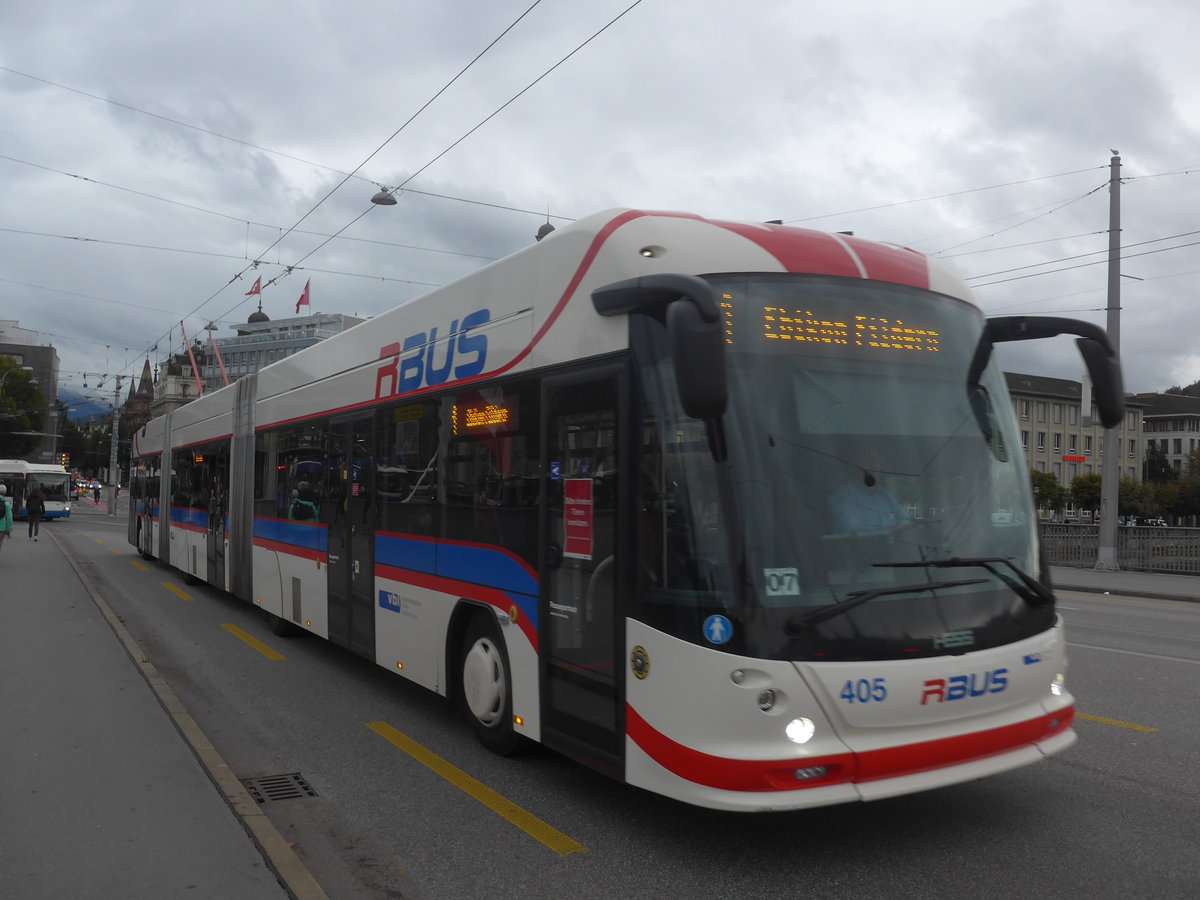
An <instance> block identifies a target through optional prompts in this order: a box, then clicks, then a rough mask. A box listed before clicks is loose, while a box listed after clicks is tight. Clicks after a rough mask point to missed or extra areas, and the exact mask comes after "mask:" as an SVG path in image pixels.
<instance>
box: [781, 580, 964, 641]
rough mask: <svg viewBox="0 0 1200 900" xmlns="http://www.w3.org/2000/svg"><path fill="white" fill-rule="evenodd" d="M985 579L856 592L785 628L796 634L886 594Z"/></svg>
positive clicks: (797, 617) (939, 587)
mask: <svg viewBox="0 0 1200 900" xmlns="http://www.w3.org/2000/svg"><path fill="white" fill-rule="evenodd" d="M902 565H903V564H902ZM986 582H987V579H986V578H967V579H963V580H960V581H927V582H926V583H925V584H906V585H902V586H900V587H890V588H876V589H875V590H873V591H857V592H856V593H853V594H849V595H847V597H846V599H845V600H839V601H838V602H837V603H834V604H832V605H830V606H818V607H817V608H816V609H813V610H810V611H809V612H806V613H801V614H800V615H798V616H792V617H791V618H789V619H788V620H787V625H786V626H785V627H786V628H787V630H788V632H790V633H791V634H795V633H797V632H798V631H799V630H800V629H801V628H804V627H805V626H808V625H816V624H817V623H818V622H824V621H825V620H826V619H832V618H833V617H834V616H840V615H841V614H842V613H844V612H848V611H849V610H852V609H854V607H856V606H862V605H863V604H864V603H868V602H870V601H871V600H874V599H875V598H876V597H886V596H887V595H888V594H912V593H915V592H917V591H940V590H942V589H943V588H952V587H963V586H964V585H968V584H985V583H986Z"/></svg>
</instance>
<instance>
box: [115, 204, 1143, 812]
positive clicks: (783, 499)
mask: <svg viewBox="0 0 1200 900" xmlns="http://www.w3.org/2000/svg"><path fill="white" fill-rule="evenodd" d="M1060 333H1072V334H1076V335H1079V336H1080V340H1079V341H1078V343H1079V346H1080V350H1081V352H1082V353H1083V355H1084V357H1085V359H1086V360H1087V362H1088V366H1089V369H1090V371H1091V377H1092V381H1093V383H1094V385H1095V391H1096V395H1095V399H1096V403H1097V406H1098V407H1099V410H1100V415H1101V417H1102V418H1103V419H1104V420H1105V422H1106V424H1110V423H1112V422H1115V421H1119V419H1120V416H1121V409H1122V400H1121V396H1122V395H1121V382H1120V370H1119V366H1118V364H1117V362H1116V360H1115V358H1114V356H1113V353H1112V351H1111V348H1110V345H1109V343H1108V341H1107V339H1106V337H1105V335H1104V333H1103V331H1102V330H1100V329H1099V328H1097V327H1096V326H1093V325H1090V324H1087V323H1082V322H1075V321H1072V320H1065V319H1051V318H1033V317H1028V318H1027V317H1008V318H1000V319H986V318H985V317H984V316H983V315H982V313H981V312H980V310H979V309H978V308H977V307H976V306H975V305H974V304H973V303H972V301H971V297H970V294H969V292H968V290H967V288H966V287H965V285H964V284H963V283H962V282H961V280H960V279H959V278H957V277H956V276H955V275H954V274H952V273H951V272H950V271H948V270H947V269H945V268H943V267H942V266H940V265H939V264H937V263H936V262H934V261H932V260H929V259H927V258H925V257H924V256H922V255H920V254H917V253H915V252H912V251H909V250H905V249H900V248H897V247H893V246H889V245H883V244H878V243H873V242H870V241H866V240H862V239H859V238H856V237H852V236H846V235H834V234H823V233H818V232H813V231H809V230H803V229H798V228H791V227H784V226H780V225H774V224H740V223H733V222H724V221H715V220H707V219H703V218H700V217H697V216H694V215H687V214H681V213H654V212H645V211H639V210H615V211H609V212H605V213H599V214H596V215H594V216H591V217H589V218H586V219H583V220H581V221H579V222H577V223H575V224H573V225H570V226H568V227H566V228H563V229H560V230H558V231H556V232H554V233H553V234H550V235H549V236H548V237H546V239H545V240H543V241H541V242H539V243H537V244H534V245H532V246H530V247H528V248H526V249H524V250H522V251H520V252H518V253H516V254H514V255H512V256H510V257H508V258H505V259H502V260H500V261H498V262H496V263H493V264H491V265H489V266H487V267H485V268H483V269H480V270H479V271H477V272H475V273H474V274H472V275H469V276H467V277H465V278H462V279H460V280H459V281H456V282H454V283H452V284H449V285H447V286H445V287H443V288H439V289H437V290H435V291H433V292H432V293H430V294H428V295H427V296H425V297H423V298H421V299H418V300H415V301H413V302H410V303H408V304H405V305H403V306H401V307H399V308H397V309H394V310H392V311H390V312H388V313H386V314H383V315H380V316H377V317H376V318H374V319H372V320H370V321H369V322H367V323H364V324H362V325H359V326H357V327H355V328H353V329H350V330H349V331H347V332H345V333H343V334H340V335H338V336H337V337H334V338H332V339H330V340H327V341H325V342H323V343H320V344H318V345H315V346H313V347H311V348H309V349H307V350H305V351H303V352H302V353H298V354H296V355H294V356H292V357H289V358H286V359H283V360H281V361H278V362H276V363H274V364H272V365H270V366H268V367H267V368H265V369H263V370H262V371H261V372H259V373H258V374H257V375H256V376H250V377H247V378H243V379H242V380H240V381H238V382H236V383H235V384H234V385H231V386H230V387H228V388H225V389H223V390H221V391H218V392H216V393H213V394H211V395H208V396H205V397H203V398H201V399H198V400H196V401H194V402H192V403H190V404H188V405H186V406H184V407H182V408H180V409H178V410H176V411H175V412H173V413H171V414H169V415H167V416H163V417H161V418H158V419H155V420H153V421H151V422H150V423H149V424H148V425H147V426H146V427H145V428H143V429H142V430H141V431H139V432H138V433H137V434H136V435H135V436H134V441H133V446H134V456H133V479H132V488H131V490H132V495H131V500H132V504H133V505H132V514H131V516H130V526H129V527H130V532H129V534H130V541H131V543H133V544H135V545H136V546H137V547H138V548H139V550H141V551H142V553H143V554H144V555H146V556H149V557H157V558H160V559H162V560H163V561H166V562H169V563H170V564H171V565H172V566H174V567H176V568H178V569H180V570H182V572H184V573H185V574H186V575H187V576H189V577H192V578H196V579H201V580H203V581H207V582H208V583H210V584H213V585H215V586H217V587H218V588H222V589H225V590H228V591H230V592H232V593H233V594H235V595H236V596H238V597H240V598H242V599H244V600H246V601H247V602H250V603H253V604H256V605H258V606H259V607H261V608H262V609H263V610H264V611H265V612H266V613H267V614H268V615H269V616H270V618H271V621H272V622H273V624H274V626H275V629H276V631H277V632H280V633H283V632H286V631H288V630H296V629H299V630H301V631H306V632H311V633H312V634H315V635H318V636H320V637H322V638H326V639H328V640H330V641H333V642H334V643H336V644H339V645H341V646H343V647H346V648H348V649H350V650H351V651H353V652H354V653H357V654H360V655H362V656H364V657H366V658H367V659H370V660H373V661H374V662H375V663H377V664H378V665H380V666H383V667H384V668H386V669H388V670H390V671H392V672H395V673H396V674H397V675H399V676H400V677H402V678H408V679H410V680H412V681H414V682H416V683H418V684H421V685H424V686H426V687H427V688H429V689H431V690H434V691H437V692H438V693H440V694H443V695H445V696H447V697H449V698H453V699H454V700H455V701H456V702H458V703H459V704H461V706H462V708H463V709H464V710H465V712H466V714H467V718H468V719H469V721H470V722H471V723H472V725H473V728H474V730H475V732H476V733H477V735H478V736H479V738H480V739H481V740H482V741H483V742H484V743H485V744H486V745H487V746H488V747H490V748H492V749H493V750H496V751H497V752H500V753H507V752H510V751H512V750H514V749H516V748H517V747H518V746H519V745H520V744H521V743H523V742H525V741H538V742H541V743H543V744H546V745H548V746H550V747H553V748H554V749H556V750H558V751H561V752H562V753H564V754H567V755H568V756H571V757H573V758H575V759H577V760H580V761H582V762H584V763H586V764H587V765H590V766H593V767H595V768H596V769H598V770H600V771H603V772H605V773H607V774H609V775H611V776H612V777H614V778H616V779H619V780H622V781H625V782H627V783H629V784H631V785H637V786H639V787H642V788H646V789H648V790H651V791H655V792H657V793H660V794H665V795H667V796H670V797H675V798H677V799H679V800H682V801H685V802H687V803H693V804H698V805H701V806H708V807H715V808H722V809H729V810H766V809H794V808H799V807H808V806H818V805H822V804H830V803H839V802H844V801H851V800H870V799H875V798H880V797H887V796H892V795H896V794H903V793H908V792H913V791H919V790H924V789H927V788H933V787H937V786H940V785H947V784H952V783H955V782H961V781H965V780H968V779H974V778H978V777H980V776H983V775H988V774H992V773H996V772H1002V771H1005V770H1007V769H1012V768H1014V767H1017V766H1021V765H1025V764H1027V763H1032V762H1034V761H1036V760H1040V759H1042V758H1043V757H1046V756H1049V755H1051V754H1054V753H1057V752H1059V751H1061V750H1064V749H1065V748H1067V747H1068V746H1070V745H1071V743H1072V742H1073V741H1074V740H1075V734H1074V731H1073V730H1072V720H1073V715H1074V700H1073V698H1072V696H1071V695H1070V693H1068V692H1067V690H1066V687H1065V685H1064V673H1065V671H1066V659H1065V655H1064V639H1063V631H1062V623H1061V620H1060V618H1059V616H1058V614H1057V613H1056V611H1055V602H1054V595H1053V593H1052V590H1051V587H1050V584H1049V581H1048V578H1047V572H1046V568H1045V566H1044V565H1043V564H1042V561H1041V558H1040V553H1039V547H1038V536H1037V530H1036V523H1037V518H1036V514H1035V510H1034V508H1033V505H1032V497H1031V491H1030V487H1029V473H1028V470H1027V468H1026V464H1025V461H1024V458H1023V455H1022V451H1021V443H1020V438H1019V432H1018V430H1017V423H1016V420H1015V417H1014V415H1013V411H1012V405H1011V402H1010V400H1009V396H1008V392H1007V389H1006V386H1005V381H1004V378H1003V375H1002V373H1001V371H1000V370H999V368H998V366H997V364H996V363H995V362H994V361H993V360H992V353H991V351H992V346H993V344H994V343H996V342H1000V341H1010V340H1024V339H1028V338H1036V337H1048V336H1052V335H1055V334H1060ZM297 500H304V501H305V503H304V504H299V503H296V501H297Z"/></svg>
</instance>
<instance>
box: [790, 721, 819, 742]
mask: <svg viewBox="0 0 1200 900" xmlns="http://www.w3.org/2000/svg"><path fill="white" fill-rule="evenodd" d="M816 731H817V726H816V725H814V724H813V720H812V719H810V718H808V717H807V716H801V717H800V718H798V719H792V721H790V722H788V723H787V727H786V728H785V729H784V733H786V734H787V736H788V740H791V741H794V742H795V743H797V744H807V743H808V742H809V741H811V740H812V736H813V735H814V734H815V733H816Z"/></svg>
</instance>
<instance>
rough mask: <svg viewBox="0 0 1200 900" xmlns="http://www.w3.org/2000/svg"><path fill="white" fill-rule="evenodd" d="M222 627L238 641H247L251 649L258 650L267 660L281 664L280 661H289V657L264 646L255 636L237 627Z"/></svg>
mask: <svg viewBox="0 0 1200 900" xmlns="http://www.w3.org/2000/svg"><path fill="white" fill-rule="evenodd" d="M221 627H222V628H224V629H225V630H226V631H228V632H229V633H230V634H232V635H233V636H234V637H235V638H237V639H238V640H241V641H245V642H246V643H247V644H249V645H250V646H251V647H253V648H254V649H255V650H257V651H258V652H259V653H261V654H262V655H263V656H265V657H266V658H267V659H271V660H274V661H275V662H279V660H281V659H287V657H286V656H284V655H283V654H282V653H277V652H276V651H274V650H272V649H271V648H270V647H268V646H267V645H266V644H264V643H263V642H262V641H260V640H259V639H258V638H256V637H255V636H254V635H252V634H247V633H246V632H244V631H242V629H240V628H238V627H237V626H236V625H222V626H221Z"/></svg>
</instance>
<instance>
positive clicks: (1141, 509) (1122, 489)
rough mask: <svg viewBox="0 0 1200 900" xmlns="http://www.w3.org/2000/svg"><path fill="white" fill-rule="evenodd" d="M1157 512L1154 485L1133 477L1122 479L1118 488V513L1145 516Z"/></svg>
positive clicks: (1120, 514)
mask: <svg viewBox="0 0 1200 900" xmlns="http://www.w3.org/2000/svg"><path fill="white" fill-rule="evenodd" d="M1156 512H1157V509H1156V508H1155V502H1154V486H1153V485H1150V484H1145V483H1143V482H1140V481H1135V480H1134V479H1132V478H1122V479H1121V483H1120V485H1119V486H1118V488H1117V515H1119V516H1141V517H1142V518H1145V517H1147V516H1151V515H1154V514H1155V513H1156Z"/></svg>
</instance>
